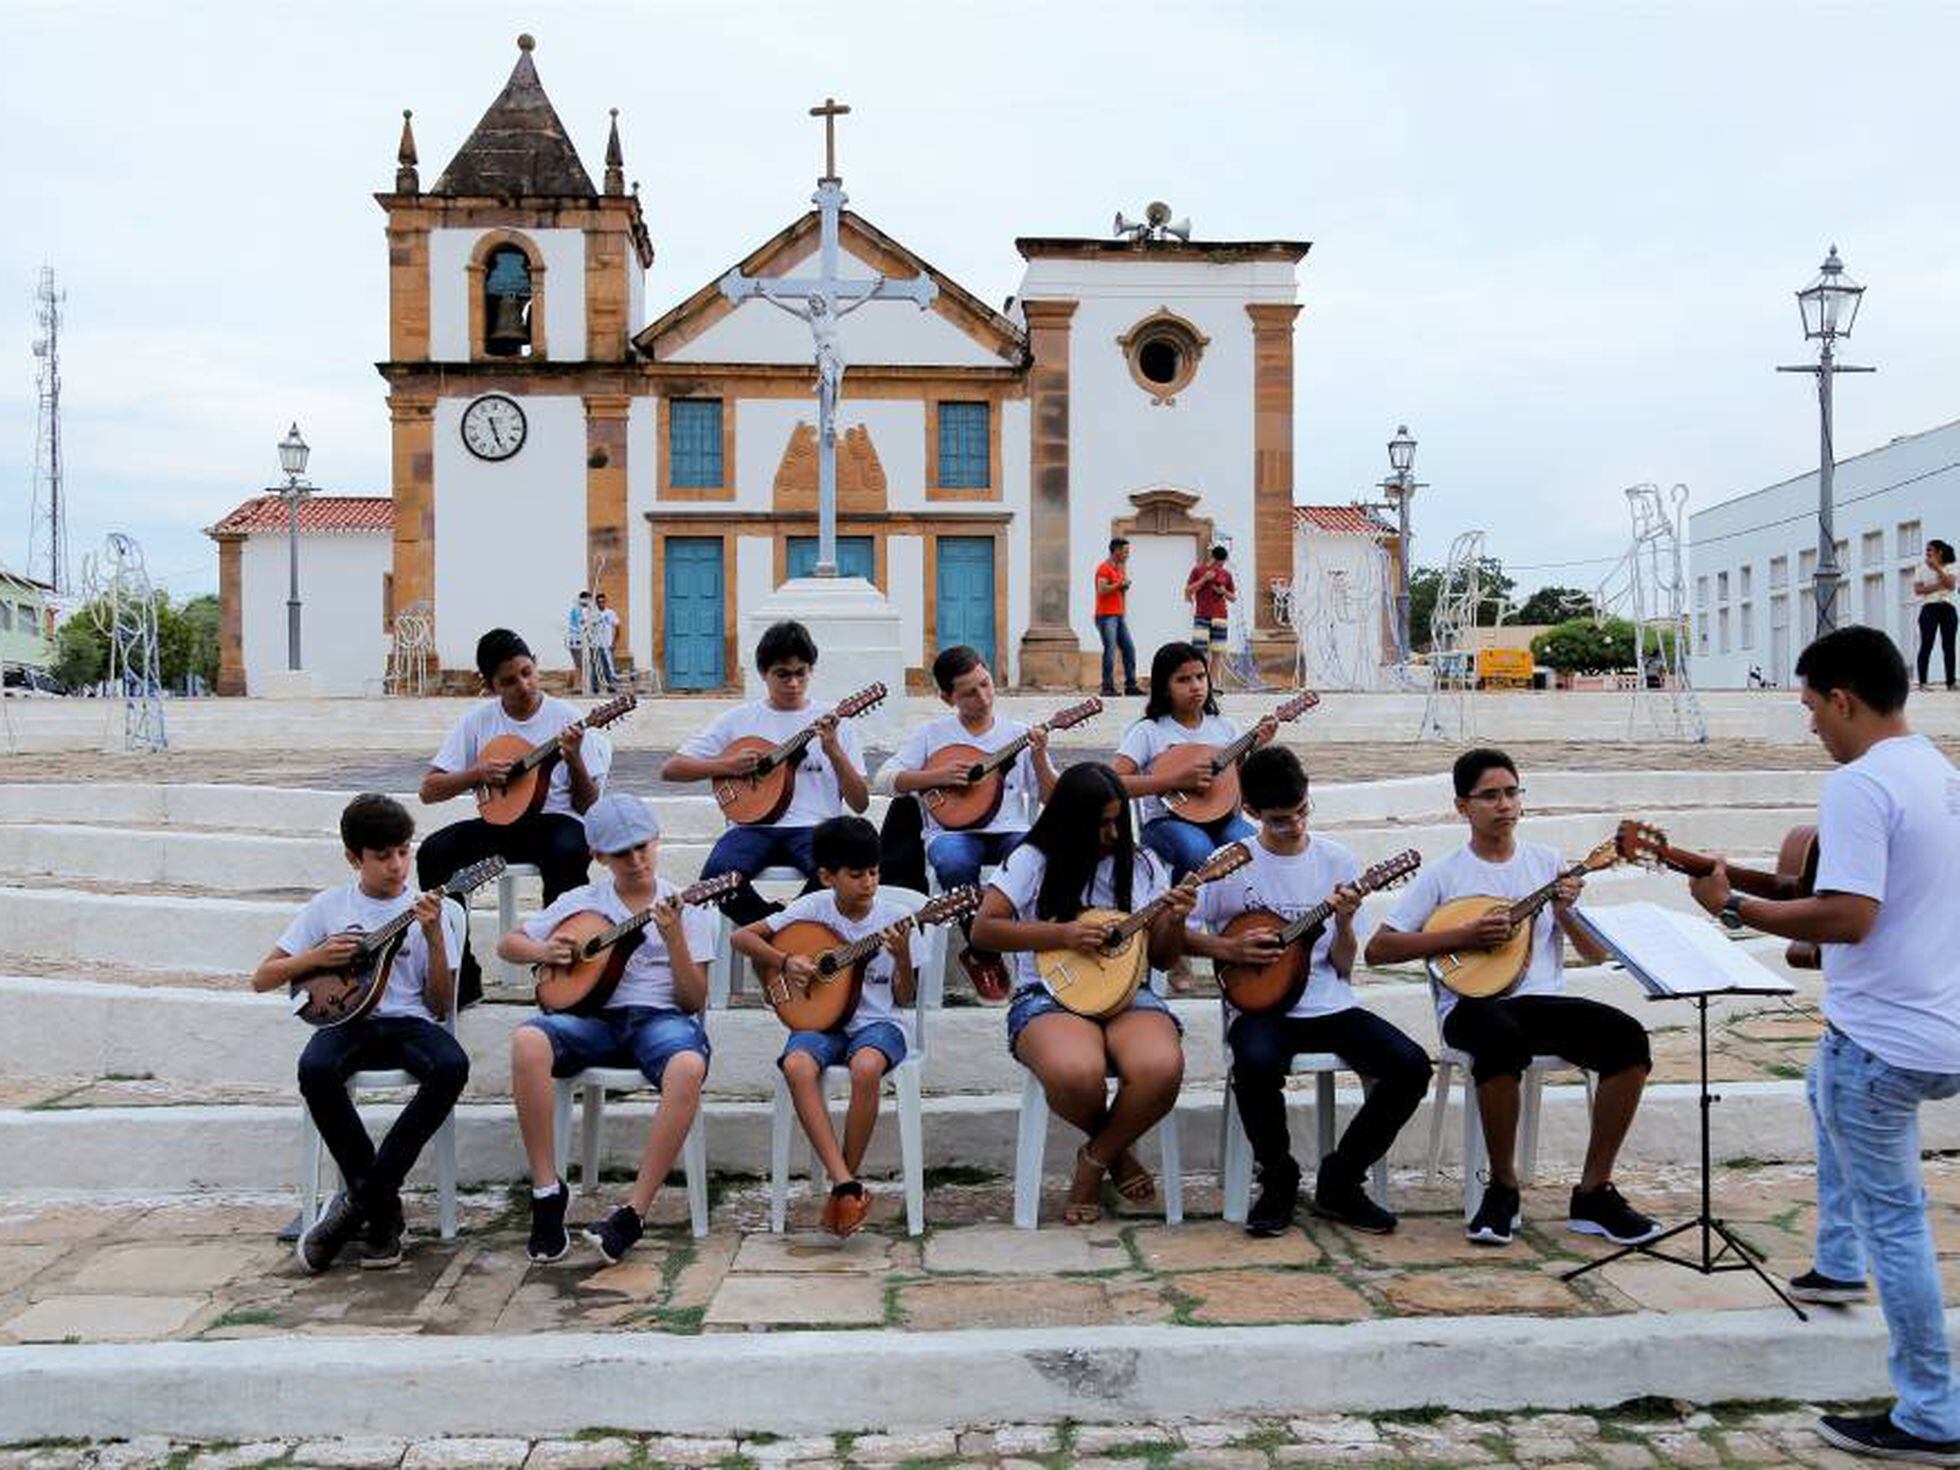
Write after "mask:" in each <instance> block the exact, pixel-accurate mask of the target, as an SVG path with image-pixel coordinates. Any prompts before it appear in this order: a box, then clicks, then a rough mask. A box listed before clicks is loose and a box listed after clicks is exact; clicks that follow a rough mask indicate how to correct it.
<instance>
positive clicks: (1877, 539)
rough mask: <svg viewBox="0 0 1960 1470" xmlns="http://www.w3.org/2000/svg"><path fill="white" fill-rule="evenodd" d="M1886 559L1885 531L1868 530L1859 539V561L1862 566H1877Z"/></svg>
mask: <svg viewBox="0 0 1960 1470" xmlns="http://www.w3.org/2000/svg"><path fill="white" fill-rule="evenodd" d="M1884 560H1885V533H1884V532H1883V531H1867V532H1865V534H1864V535H1863V536H1861V537H1860V538H1859V540H1858V562H1859V565H1861V566H1867V567H1875V566H1877V565H1878V564H1879V563H1880V562H1882V561H1884Z"/></svg>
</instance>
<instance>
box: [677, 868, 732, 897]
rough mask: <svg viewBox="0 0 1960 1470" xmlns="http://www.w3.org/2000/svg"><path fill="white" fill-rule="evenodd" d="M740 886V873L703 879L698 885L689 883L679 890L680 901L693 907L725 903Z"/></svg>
mask: <svg viewBox="0 0 1960 1470" xmlns="http://www.w3.org/2000/svg"><path fill="white" fill-rule="evenodd" d="M741 886H742V875H741V874H740V873H723V874H722V875H721V876H720V877H718V878H703V879H702V880H701V881H700V882H698V883H690V884H689V885H688V886H687V887H685V888H683V889H682V890H681V893H680V901H681V902H682V903H684V904H694V905H700V904H708V903H726V902H727V901H728V900H729V899H730V898H732V897H734V895H735V890H736V889H738V888H740V887H741Z"/></svg>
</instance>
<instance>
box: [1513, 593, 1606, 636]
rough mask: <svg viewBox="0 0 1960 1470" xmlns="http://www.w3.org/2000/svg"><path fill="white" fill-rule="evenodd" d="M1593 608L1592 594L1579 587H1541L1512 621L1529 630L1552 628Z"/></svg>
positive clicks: (1526, 600)
mask: <svg viewBox="0 0 1960 1470" xmlns="http://www.w3.org/2000/svg"><path fill="white" fill-rule="evenodd" d="M1591 608H1592V593H1590V592H1587V591H1585V590H1584V589H1583V588H1579V587H1540V588H1539V589H1538V590H1537V591H1536V592H1534V593H1532V594H1531V596H1529V597H1527V598H1526V599H1525V602H1524V606H1523V607H1521V608H1519V609H1518V610H1517V612H1516V613H1515V614H1514V615H1513V616H1512V618H1511V621H1512V622H1514V623H1519V624H1522V625H1523V626H1524V627H1527V628H1537V627H1550V626H1551V625H1552V624H1554V623H1562V622H1564V621H1566V619H1568V618H1576V617H1581V616H1583V615H1585V614H1586V613H1587V612H1589V611H1590V610H1591Z"/></svg>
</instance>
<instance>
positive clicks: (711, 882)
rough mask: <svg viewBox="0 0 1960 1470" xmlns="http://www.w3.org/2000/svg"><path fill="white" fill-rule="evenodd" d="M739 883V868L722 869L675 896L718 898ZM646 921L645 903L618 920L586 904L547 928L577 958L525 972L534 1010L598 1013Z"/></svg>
mask: <svg viewBox="0 0 1960 1470" xmlns="http://www.w3.org/2000/svg"><path fill="white" fill-rule="evenodd" d="M741 886H742V875H741V874H740V873H723V874H722V875H721V876H720V877H719V878H704V879H703V880H702V881H701V882H699V883H695V884H692V885H690V886H689V887H686V888H683V889H682V890H681V891H680V892H679V893H678V894H677V895H676V897H677V898H678V899H679V900H680V902H681V903H683V904H705V903H721V902H723V901H724V900H725V899H727V898H728V897H729V896H730V895H731V894H733V893H734V892H735V890H736V889H738V888H740V887H741ZM652 922H653V910H652V909H651V908H644V909H641V910H640V911H639V912H638V913H637V914H635V915H633V917H632V918H630V919H621V920H620V921H619V922H618V923H614V922H613V921H612V920H611V919H608V918H607V917H606V916H605V915H604V914H601V913H598V912H596V911H594V910H592V909H583V910H581V911H580V912H578V913H576V914H571V915H569V916H568V917H567V918H566V919H565V920H564V922H563V923H561V924H559V926H558V927H557V928H556V929H553V930H552V931H551V937H552V938H553V939H569V940H571V941H572V943H573V944H575V945H577V946H578V957H577V958H576V959H574V960H573V961H572V962H571V963H570V964H569V965H533V966H532V967H531V974H532V976H533V977H534V978H535V979H536V980H537V982H538V985H537V1002H538V1009H539V1010H542V1011H552V1012H558V1011H568V1012H570V1013H571V1014H572V1015H575V1016H596V1015H598V1014H599V1012H600V1011H603V1010H604V1009H605V1008H606V1002H607V1001H609V1000H611V999H612V994H613V992H614V991H615V990H617V989H618V988H619V980H620V977H621V976H622V975H624V974H625V973H626V962H627V961H628V960H630V959H632V957H633V952H634V951H635V950H637V949H638V948H639V947H640V945H641V943H642V941H643V940H644V939H645V937H646V927H647V925H649V924H651V923H652ZM695 958H696V959H697V960H700V959H706V958H707V956H704V955H696V956H695Z"/></svg>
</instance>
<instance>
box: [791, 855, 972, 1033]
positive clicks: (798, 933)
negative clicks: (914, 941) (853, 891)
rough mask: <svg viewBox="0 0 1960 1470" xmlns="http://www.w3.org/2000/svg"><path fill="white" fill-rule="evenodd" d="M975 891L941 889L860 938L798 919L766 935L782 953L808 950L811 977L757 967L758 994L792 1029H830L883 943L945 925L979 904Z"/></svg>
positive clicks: (845, 1013) (848, 1007)
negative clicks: (813, 974)
mask: <svg viewBox="0 0 1960 1470" xmlns="http://www.w3.org/2000/svg"><path fill="white" fill-rule="evenodd" d="M980 897H981V894H980V890H979V889H978V888H977V887H975V886H973V885H972V884H968V885H967V886H966V887H964V888H955V889H954V890H953V891H952V892H951V893H942V894H941V895H940V896H939V897H938V898H935V899H931V900H929V901H928V902H926V903H925V904H924V905H923V906H922V907H920V908H918V909H916V910H914V911H913V912H912V913H909V914H906V915H905V916H904V917H902V918H900V919H898V920H897V921H896V922H894V923H891V924H887V925H886V926H885V927H884V928H882V929H879V930H877V931H876V932H875V933H871V934H867V935H865V936H864V937H863V938H862V939H854V940H848V941H847V940H846V939H845V938H844V937H843V936H842V935H840V934H839V933H838V932H837V931H836V930H835V929H833V928H831V927H830V926H829V925H828V924H822V923H818V922H817V921H816V920H815V919H798V920H797V921H796V922H794V923H791V924H785V925H783V927H782V928H780V929H778V930H777V931H776V932H775V933H774V934H771V935H770V936H769V942H770V943H771V944H772V945H774V946H775V947H776V948H777V949H778V950H780V951H781V952H782V953H784V954H786V955H809V956H811V957H812V958H813V959H814V960H815V961H816V966H817V973H816V978H815V979H813V980H811V981H810V983H809V984H808V985H802V984H799V983H798V982H796V981H794V980H792V979H790V978H789V976H788V975H787V974H786V973H785V972H784V971H783V970H765V969H764V968H763V967H762V966H760V965H758V966H757V967H756V972H757V977H758V978H759V979H760V980H761V982H762V993H763V995H764V996H766V997H767V998H768V1001H769V1004H770V1005H772V1006H774V1007H775V1008H776V1014H777V1016H778V1017H780V1018H781V1020H782V1023H783V1024H784V1025H785V1026H787V1027H789V1028H790V1030H792V1031H833V1030H835V1029H836V1028H837V1027H839V1026H841V1025H843V1024H844V1023H845V1022H846V1021H848V1020H849V1019H850V1018H851V1013H852V1012H853V1011H855V1010H856V1009H857V1003H858V997H859V996H860V995H862V994H863V993H864V972H865V971H866V970H867V969H868V968H870V965H871V961H872V958H873V957H874V956H875V955H876V954H877V953H878V951H879V950H881V949H883V948H884V947H885V945H886V943H887V942H888V941H890V940H892V939H895V938H897V937H898V936H899V935H900V934H903V933H905V932H906V930H908V929H913V928H918V929H923V928H924V927H925V926H926V925H928V924H947V923H951V922H952V921H953V920H955V919H963V918H965V917H966V916H967V915H968V914H970V913H972V912H974V911H975V910H976V909H978V908H979V907H980Z"/></svg>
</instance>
